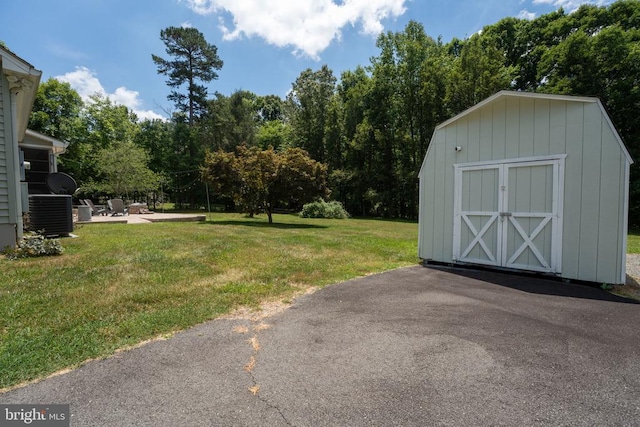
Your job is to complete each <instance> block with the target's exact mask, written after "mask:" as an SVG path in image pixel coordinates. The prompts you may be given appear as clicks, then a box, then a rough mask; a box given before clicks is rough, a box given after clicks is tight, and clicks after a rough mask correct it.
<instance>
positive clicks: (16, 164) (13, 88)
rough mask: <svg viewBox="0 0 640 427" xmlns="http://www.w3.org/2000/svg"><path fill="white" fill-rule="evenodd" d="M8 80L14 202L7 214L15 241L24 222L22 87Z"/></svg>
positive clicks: (12, 80) (19, 82)
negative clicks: (20, 139) (13, 223)
mask: <svg viewBox="0 0 640 427" xmlns="http://www.w3.org/2000/svg"><path fill="white" fill-rule="evenodd" d="M7 80H8V81H9V102H10V104H11V107H10V108H9V110H10V111H11V151H12V160H13V186H14V194H15V204H14V207H13V210H12V209H11V208H12V206H11V204H9V215H10V216H13V217H14V218H15V220H16V242H17V241H19V240H20V239H22V236H23V228H24V223H23V222H22V197H21V191H22V189H21V187H20V154H19V148H18V99H17V98H18V94H19V93H20V91H21V90H22V88H23V81H21V79H19V78H18V77H16V76H12V75H7Z"/></svg>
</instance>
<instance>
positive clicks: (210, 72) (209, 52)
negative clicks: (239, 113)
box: [151, 27, 223, 126]
mask: <svg viewBox="0 0 640 427" xmlns="http://www.w3.org/2000/svg"><path fill="white" fill-rule="evenodd" d="M160 39H161V40H162V41H163V42H164V44H165V46H166V52H167V54H168V55H170V56H171V57H172V58H173V59H172V60H166V59H164V58H161V57H159V56H157V55H151V58H152V59H153V62H154V63H155V64H156V65H157V66H158V73H159V74H164V75H166V76H168V77H169V80H167V85H169V86H170V87H172V88H179V87H181V86H183V85H184V84H186V85H187V88H186V90H187V93H186V94H184V93H181V92H178V90H172V91H171V94H170V95H169V96H168V97H167V98H168V99H169V100H170V101H173V102H174V103H175V105H176V108H177V109H178V110H179V111H182V112H184V113H186V114H187V117H188V118H189V125H190V126H191V125H193V123H194V121H195V120H196V118H197V117H199V116H200V114H201V113H202V112H203V111H204V110H205V109H206V101H207V88H206V86H204V85H203V84H199V83H198V82H199V81H200V82H204V83H208V82H210V81H212V80H215V79H217V78H218V74H217V73H216V70H220V69H221V68H222V65H223V62H222V60H221V59H220V58H219V57H218V48H217V47H216V46H215V45H213V44H209V43H207V41H206V40H205V38H204V35H203V34H202V33H201V32H200V31H198V30H197V29H196V28H192V27H168V28H166V29H164V30H162V31H160Z"/></svg>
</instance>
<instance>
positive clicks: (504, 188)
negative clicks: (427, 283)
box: [418, 91, 633, 284]
mask: <svg viewBox="0 0 640 427" xmlns="http://www.w3.org/2000/svg"><path fill="white" fill-rule="evenodd" d="M632 163H633V161H632V159H631V157H630V155H629V152H628V151H627V149H626V147H625V145H624V144H623V142H622V140H621V139H620V136H619V135H618V133H617V132H616V130H615V128H614V126H613V124H612V122H611V120H610V119H609V117H608V116H607V113H606V111H605V109H604V107H603V105H602V103H601V102H600V101H599V100H598V99H597V98H590V97H574V96H562V95H548V94H537V93H524V92H511V91H502V92H499V93H497V94H495V95H493V96H491V97H490V98H488V99H486V100H484V101H482V102H480V103H479V104H477V105H475V106H474V107H472V108H470V109H468V110H466V111H464V112H462V113H460V114H458V115H457V116H455V117H453V118H451V119H450V120H448V121H446V122H444V123H442V124H441V125H439V126H438V127H437V128H436V129H435V131H434V134H433V137H432V139H431V143H430V146H429V149H428V150H427V154H426V156H425V158H424V161H423V164H422V168H421V169H420V175H419V177H420V218H419V243H418V252H419V257H420V258H422V259H423V260H424V261H425V262H427V263H428V262H436V263H446V264H454V265H465V264H470V265H482V266H490V267H492V268H500V269H510V270H511V269H513V270H524V271H533V272H540V273H545V274H549V275H554V276H558V277H562V278H566V279H573V280H580V281H589V282H598V283H610V284H619V283H625V280H626V244H627V241H626V236H627V213H628V203H629V202H628V200H629V168H630V165H631V164H632Z"/></svg>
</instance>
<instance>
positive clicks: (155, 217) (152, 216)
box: [74, 212, 207, 225]
mask: <svg viewBox="0 0 640 427" xmlns="http://www.w3.org/2000/svg"><path fill="white" fill-rule="evenodd" d="M206 220H207V216H206V215H205V214H182V213H159V212H153V213H149V214H129V215H125V216H122V215H118V216H111V215H106V216H105V215H95V216H92V217H91V221H76V218H75V217H74V222H75V223H76V224H83V225H84V224H102V223H107V222H108V223H120V224H149V223H152V222H170V221H177V222H203V221H206Z"/></svg>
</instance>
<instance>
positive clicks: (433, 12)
mask: <svg viewBox="0 0 640 427" xmlns="http://www.w3.org/2000/svg"><path fill="white" fill-rule="evenodd" d="M585 3H591V4H597V5H608V4H610V3H612V0H585V1H581V0H56V1H52V0H20V1H6V2H3V4H2V8H1V10H0V40H1V41H3V42H4V43H5V44H6V45H7V47H8V48H9V49H10V50H12V51H13V52H14V53H15V54H17V55H18V56H20V57H21V58H22V59H24V60H25V61H27V62H29V63H30V64H32V65H33V66H34V67H35V68H37V69H39V70H41V71H42V80H41V81H42V82H44V81H46V80H47V79H49V78H51V77H53V78H56V79H58V80H61V81H65V82H69V83H70V84H71V86H72V87H73V88H74V89H75V90H76V91H78V93H79V94H80V95H81V96H82V97H83V99H88V96H89V95H91V94H94V93H99V94H101V95H104V96H108V97H110V98H111V99H112V100H113V101H114V102H116V103H120V104H124V105H126V106H127V107H129V108H130V109H131V110H133V111H134V112H136V114H137V115H138V117H139V118H141V119H147V118H149V119H153V118H167V117H168V116H169V115H170V113H171V112H172V111H173V110H174V107H173V105H172V103H171V102H170V101H168V100H167V99H166V97H167V95H168V94H169V92H170V89H169V88H168V87H167V85H166V76H163V75H159V74H158V73H157V67H156V65H155V64H154V63H153V61H152V60H151V55H152V54H155V55H158V56H161V57H163V58H165V59H169V58H170V57H169V56H168V55H167V54H166V52H165V46H164V44H163V42H162V41H161V40H160V31H161V30H162V29H164V28H167V27H170V26H176V27H177V26H190V27H194V28H197V29H198V30H199V31H200V32H202V33H203V34H204V37H205V39H206V40H207V42H208V43H211V44H214V45H215V46H217V48H218V55H219V57H220V59H222V61H223V62H224V65H223V67H222V69H221V70H220V71H219V73H218V74H219V77H218V79H217V80H214V81H212V82H210V83H209V84H208V86H207V87H208V91H209V94H213V93H215V92H220V93H222V94H224V95H231V94H232V93H233V92H235V91H236V90H248V91H251V92H254V93H256V94H257V95H271V94H275V95H278V96H280V97H284V96H286V94H287V92H288V91H289V90H290V89H291V85H292V83H293V82H294V81H295V80H296V78H297V77H298V76H299V75H300V73H301V72H302V71H304V70H305V69H307V68H311V69H312V70H317V69H319V68H320V67H322V65H324V64H327V65H328V66H329V68H330V69H331V70H333V73H334V75H335V76H336V77H338V78H339V77H340V74H341V73H342V72H343V71H346V70H354V69H355V68H356V67H357V66H359V65H361V66H366V65H369V64H370V58H371V57H374V56H378V55H379V53H380V52H379V49H378V48H376V45H375V44H376V37H377V36H378V35H379V34H380V33H381V32H386V31H392V32H397V31H402V30H403V29H404V28H405V27H406V25H407V23H408V22H409V21H410V20H415V21H418V22H420V23H421V24H422V25H423V26H424V28H425V31H426V33H427V34H428V35H430V36H431V37H433V38H437V37H442V40H443V41H444V42H448V41H450V40H451V39H453V38H454V37H457V38H465V37H468V36H470V35H472V34H474V33H476V32H478V31H480V30H481V29H482V27H484V26H486V25H490V24H493V23H495V22H497V21H499V20H500V19H502V18H505V17H509V16H513V17H519V18H523V19H534V18H535V17H538V16H540V15H542V14H546V13H549V12H552V11H554V10H556V9H558V8H560V7H563V8H564V10H565V11H566V12H571V11H573V10H575V9H576V8H577V7H579V6H580V5H581V4H585Z"/></svg>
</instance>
